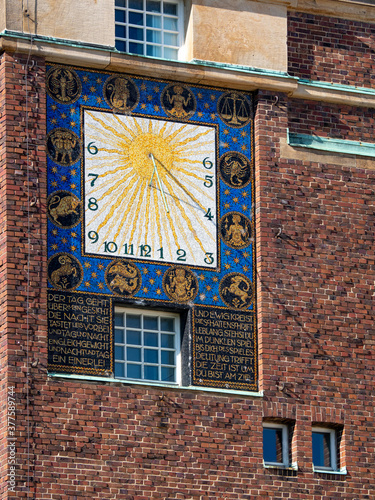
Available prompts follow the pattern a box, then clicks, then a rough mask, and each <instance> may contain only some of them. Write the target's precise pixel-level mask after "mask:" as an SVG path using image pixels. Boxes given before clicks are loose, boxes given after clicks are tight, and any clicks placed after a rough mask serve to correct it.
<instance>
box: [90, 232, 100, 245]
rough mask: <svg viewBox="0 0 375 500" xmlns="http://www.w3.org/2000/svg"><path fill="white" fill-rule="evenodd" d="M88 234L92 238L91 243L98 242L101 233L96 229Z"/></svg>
mask: <svg viewBox="0 0 375 500" xmlns="http://www.w3.org/2000/svg"><path fill="white" fill-rule="evenodd" d="M87 236H88V237H89V238H90V240H91V243H96V242H97V241H98V239H99V235H98V233H97V232H96V231H89V234H88V235H87Z"/></svg>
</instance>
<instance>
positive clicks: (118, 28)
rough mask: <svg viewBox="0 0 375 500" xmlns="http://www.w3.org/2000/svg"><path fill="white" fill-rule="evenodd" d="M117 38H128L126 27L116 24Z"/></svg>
mask: <svg viewBox="0 0 375 500" xmlns="http://www.w3.org/2000/svg"><path fill="white" fill-rule="evenodd" d="M115 36H116V37H118V38H126V26H120V25H118V24H116V26H115Z"/></svg>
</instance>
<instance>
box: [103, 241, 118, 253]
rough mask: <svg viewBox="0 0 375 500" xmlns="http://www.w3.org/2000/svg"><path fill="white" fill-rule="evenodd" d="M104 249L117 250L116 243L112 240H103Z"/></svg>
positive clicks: (107, 250)
mask: <svg viewBox="0 0 375 500" xmlns="http://www.w3.org/2000/svg"><path fill="white" fill-rule="evenodd" d="M104 251H105V252H108V253H115V252H117V245H116V243H115V242H114V241H105V242H104Z"/></svg>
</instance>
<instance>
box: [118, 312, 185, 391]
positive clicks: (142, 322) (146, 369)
mask: <svg viewBox="0 0 375 500" xmlns="http://www.w3.org/2000/svg"><path fill="white" fill-rule="evenodd" d="M114 323H115V377H116V378H123V379H126V380H136V381H146V382H156V383H164V384H180V382H181V379H180V372H181V370H180V316H179V314H175V313H169V312H161V311H154V310H144V309H132V308H125V307H118V306H116V308H115V321H114Z"/></svg>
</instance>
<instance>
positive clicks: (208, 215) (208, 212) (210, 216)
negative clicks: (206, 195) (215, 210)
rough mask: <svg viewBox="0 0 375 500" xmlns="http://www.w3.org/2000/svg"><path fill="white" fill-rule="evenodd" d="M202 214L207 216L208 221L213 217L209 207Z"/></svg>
mask: <svg viewBox="0 0 375 500" xmlns="http://www.w3.org/2000/svg"><path fill="white" fill-rule="evenodd" d="M204 216H205V217H207V219H208V220H209V221H212V219H213V218H214V216H213V215H212V213H211V209H210V208H209V209H208V210H207V212H206V213H205V214H204Z"/></svg>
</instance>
